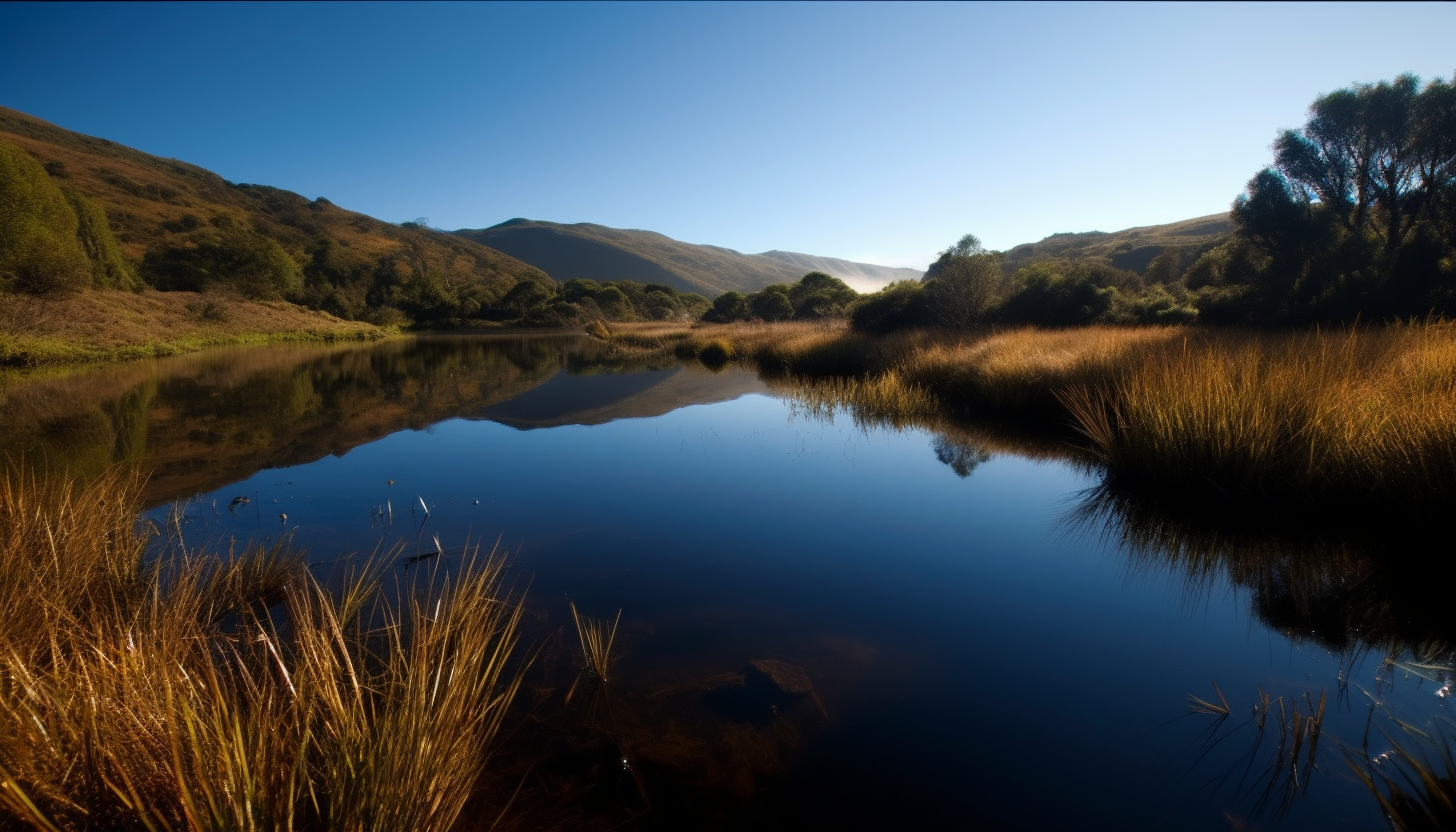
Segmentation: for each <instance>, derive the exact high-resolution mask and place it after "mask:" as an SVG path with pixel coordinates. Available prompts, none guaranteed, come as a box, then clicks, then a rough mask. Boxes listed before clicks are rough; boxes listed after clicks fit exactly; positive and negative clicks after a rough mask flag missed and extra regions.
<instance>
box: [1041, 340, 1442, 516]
mask: <svg viewBox="0 0 1456 832" xmlns="http://www.w3.org/2000/svg"><path fill="white" fill-rule="evenodd" d="M1064 401H1065V402H1066V404H1067V406H1068V408H1069V410H1070V411H1071V413H1072V415H1073V416H1074V417H1075V418H1076V420H1077V423H1078V425H1079V426H1080V427H1081V429H1082V430H1083V431H1085V432H1086V434H1087V435H1088V437H1089V438H1090V439H1091V440H1092V442H1093V444H1094V446H1095V448H1096V450H1097V452H1098V453H1099V454H1100V455H1101V456H1102V458H1103V459H1104V460H1105V462H1106V465H1107V467H1108V469H1109V470H1110V471H1111V472H1112V473H1113V474H1114V475H1116V476H1119V477H1124V478H1127V479H1131V480H1136V481H1138V482H1140V483H1143V484H1145V485H1147V486H1149V487H1152V488H1159V487H1164V486H1177V487H1181V488H1187V487H1190V486H1192V487H1198V488H1202V489H1203V490H1207V491H1213V492H1218V493H1221V494H1225V495H1233V496H1239V497H1254V498H1257V499H1260V500H1263V501H1267V502H1305V503H1313V502H1317V501H1319V500H1321V499H1327V498H1337V499H1340V500H1342V501H1354V500H1364V501H1369V500H1374V501H1376V502H1379V503H1383V504H1386V505H1399V506H1403V507H1405V508H1406V509H1408V510H1412V511H1419V510H1421V509H1426V508H1430V507H1433V506H1439V505H1444V504H1449V501H1450V499H1451V497H1452V496H1453V495H1456V418H1453V417H1456V338H1453V333H1452V330H1451V328H1450V327H1449V326H1447V325H1444V324H1428V325H1412V326H1399V327H1389V328H1383V329H1372V330H1351V331H1347V332H1332V333H1330V332H1325V333H1321V332H1310V333H1301V334H1281V335H1252V334H1229V335H1209V336H1204V337H1201V338H1198V339H1196V340H1195V339H1190V340H1189V341H1188V342H1186V343H1183V344H1179V345H1173V346H1170V347H1168V348H1165V349H1163V350H1161V351H1159V352H1157V353H1155V354H1152V355H1145V356H1142V360H1139V361H1137V362H1134V363H1131V364H1129V366H1127V368H1126V369H1125V371H1124V372H1123V373H1121V375H1120V377H1118V378H1117V379H1115V380H1113V381H1110V382H1104V383H1101V384H1087V385H1082V386H1079V387H1077V388H1075V389H1073V390H1072V391H1071V392H1069V393H1067V394H1066V395H1065V396H1064Z"/></svg>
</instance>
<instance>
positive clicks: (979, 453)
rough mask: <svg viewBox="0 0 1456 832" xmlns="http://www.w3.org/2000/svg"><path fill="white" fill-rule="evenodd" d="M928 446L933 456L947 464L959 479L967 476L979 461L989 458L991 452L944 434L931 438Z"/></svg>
mask: <svg viewBox="0 0 1456 832" xmlns="http://www.w3.org/2000/svg"><path fill="white" fill-rule="evenodd" d="M930 448H931V450H933V451H935V458H936V459H938V460H940V461H941V462H942V463H943V464H945V465H949V466H950V470H952V471H954V472H955V473H956V476H958V477H960V478H961V479H965V478H966V477H969V476H970V475H971V474H972V473H974V472H975V470H976V469H977V468H978V467H980V465H981V463H983V462H986V461H988V460H990V458H991V452H990V451H988V450H986V449H985V448H983V447H981V446H980V445H977V444H974V443H972V442H966V441H957V440H955V439H952V438H950V437H949V436H945V435H938V436H936V437H935V438H933V439H931V440H930Z"/></svg>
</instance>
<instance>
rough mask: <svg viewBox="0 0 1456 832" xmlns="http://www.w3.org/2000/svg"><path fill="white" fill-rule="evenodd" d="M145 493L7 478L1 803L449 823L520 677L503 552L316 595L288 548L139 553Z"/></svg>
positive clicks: (0, 501)
mask: <svg viewBox="0 0 1456 832" xmlns="http://www.w3.org/2000/svg"><path fill="white" fill-rule="evenodd" d="M139 488H140V482H139V479H138V478H137V477H135V476H133V475H127V474H121V473H115V472H113V473H110V474H108V475H106V476H104V477H102V478H100V479H98V480H96V481H93V482H88V483H70V482H57V481H42V480H38V479H35V478H34V477H33V476H31V475H28V474H26V473H24V472H22V471H11V472H10V476H9V477H8V478H7V479H5V480H4V481H3V483H0V551H3V554H4V557H3V558H0V816H5V817H8V818H9V820H10V821H11V822H18V823H20V824H23V825H29V826H33V827H35V828H40V829H47V830H73V829H75V830H79V829H94V830H111V829H116V830H131V829H138V830H140V829H148V830H183V829H186V830H195V829H223V828H226V829H239V830H248V829H299V830H314V829H319V830H322V829H331V830H333V829H344V830H365V829H435V830H445V829H449V828H451V826H452V825H453V824H454V823H455V821H456V819H457V817H458V816H459V814H460V811H461V809H462V807H463V806H464V805H465V802H466V800H467V799H468V798H469V797H470V796H471V794H472V792H473V790H474V789H475V788H476V785H477V780H478V779H479V778H480V776H481V774H482V772H483V771H484V768H485V766H486V764H487V761H488V759H489V751H490V749H491V747H492V746H493V742H494V738H495V735H496V733H497V732H498V731H499V730H500V727H501V720H502V718H503V716H504V714H505V712H506V709H507V707H508V705H509V703H510V702H511V700H512V699H513V697H514V696H515V694H516V691H517V688H518V685H519V678H520V677H519V671H520V668H519V666H518V662H517V660H515V659H514V658H513V655H514V648H515V647H516V640H517V635H516V634H517V628H518V625H519V622H520V616H521V607H520V604H519V603H518V602H517V601H514V600H512V599H511V598H510V597H509V593H507V592H506V589H505V587H504V586H503V585H502V581H501V578H502V567H501V562H500V560H499V559H498V558H496V557H495V556H494V554H493V553H492V554H487V555H481V554H480V553H479V551H478V550H471V551H469V552H467V553H466V554H465V555H463V556H462V562H461V564H460V565H459V566H458V568H455V569H453V570H448V569H446V568H444V567H443V566H440V567H439V568H436V569H433V570H431V571H428V572H425V571H417V572H416V573H415V574H414V575H413V576H412V578H409V577H407V578H403V579H400V580H399V581H397V582H396V583H395V584H393V586H386V583H385V580H384V576H385V575H386V574H387V573H388V570H387V569H385V568H384V567H383V566H382V564H384V563H385V562H386V559H385V558H377V559H376V560H375V561H373V562H372V563H373V564H375V565H368V566H364V567H359V568H356V569H354V570H353V571H352V573H350V574H348V575H345V576H344V577H343V579H342V581H341V582H340V584H339V585H340V586H341V588H340V589H338V590H336V591H333V592H330V591H327V590H325V589H324V588H323V587H322V586H321V584H320V583H319V582H318V581H316V580H315V579H314V578H313V576H312V575H311V574H310V572H309V570H308V567H307V564H306V562H305V561H304V559H303V558H302V556H301V555H300V554H298V553H296V552H293V551H291V550H289V549H288V548H286V547H284V546H279V547H274V548H256V547H255V548H249V549H246V550H244V551H240V552H229V553H224V554H221V555H219V554H214V553H209V552H204V551H200V550H196V549H190V548H188V547H186V546H184V545H183V544H182V542H181V541H180V539H178V540H176V541H172V542H169V545H168V546H167V547H164V551H163V552H162V553H161V554H160V555H158V556H149V555H148V554H147V553H148V547H147V544H148V540H147V537H146V536H145V535H142V534H138V533H137V531H136V525H135V518H136V504H135V495H136V494H137V493H138V490H139Z"/></svg>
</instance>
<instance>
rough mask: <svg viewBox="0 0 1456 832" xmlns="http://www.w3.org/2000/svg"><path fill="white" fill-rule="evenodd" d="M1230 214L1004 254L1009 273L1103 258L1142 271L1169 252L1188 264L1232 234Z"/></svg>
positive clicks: (1049, 241)
mask: <svg viewBox="0 0 1456 832" xmlns="http://www.w3.org/2000/svg"><path fill="white" fill-rule="evenodd" d="M1233 229H1234V225H1233V221H1232V220H1231V219H1229V215H1228V214H1209V215H1208V216H1206V217H1197V218H1195V219H1191V220H1182V221H1180V222H1174V223H1168V224H1166V225H1144V226H1139V227H1137V228H1128V229H1125V230H1123V231H1113V232H1105V231H1086V232H1082V233H1062V234H1053V235H1051V236H1050V237H1046V238H1044V239H1042V240H1041V241H1040V242H1036V243H1023V244H1022V245H1019V246H1016V247H1014V248H1012V249H1010V250H1009V251H1006V252H1003V259H1002V264H1003V266H1004V268H1005V269H1006V271H1007V273H1011V272H1014V271H1016V270H1017V269H1019V268H1021V267H1022V266H1027V265H1030V264H1031V263H1035V262H1036V261H1038V260H1049V259H1053V258H1067V259H1075V258H1078V257H1104V258H1106V259H1108V260H1110V261H1112V265H1113V266H1115V267H1117V268H1119V269H1126V270H1128V271H1132V272H1142V271H1143V270H1144V269H1146V268H1147V267H1148V264H1149V263H1151V262H1152V261H1153V258H1155V257H1157V256H1158V255H1159V254H1162V253H1163V252H1164V251H1166V250H1168V249H1176V250H1178V251H1179V252H1180V254H1183V255H1184V256H1183V257H1180V258H1179V259H1180V260H1182V261H1183V262H1184V263H1185V265H1186V264H1187V263H1191V262H1192V261H1193V260H1194V259H1196V255H1198V254H1200V253H1202V251H1204V250H1207V249H1210V248H1212V247H1213V246H1215V245H1217V244H1218V243H1220V242H1222V241H1223V240H1224V239H1225V238H1227V237H1228V235H1229V234H1231V233H1233Z"/></svg>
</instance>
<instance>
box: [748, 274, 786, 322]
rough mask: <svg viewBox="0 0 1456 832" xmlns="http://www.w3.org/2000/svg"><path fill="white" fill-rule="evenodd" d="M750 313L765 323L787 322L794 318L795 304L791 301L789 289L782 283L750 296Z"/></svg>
mask: <svg viewBox="0 0 1456 832" xmlns="http://www.w3.org/2000/svg"><path fill="white" fill-rule="evenodd" d="M748 311H749V312H751V313H753V316H754V317H755V318H760V319H762V320H765V321H787V320H789V319H790V318H792V317H794V304H793V302H792V301H790V300H789V287H788V286H785V285H783V284H781V283H776V284H774V285H772V286H765V287H764V288H763V289H761V290H759V291H757V292H754V293H753V294H751V295H749V296H748Z"/></svg>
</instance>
